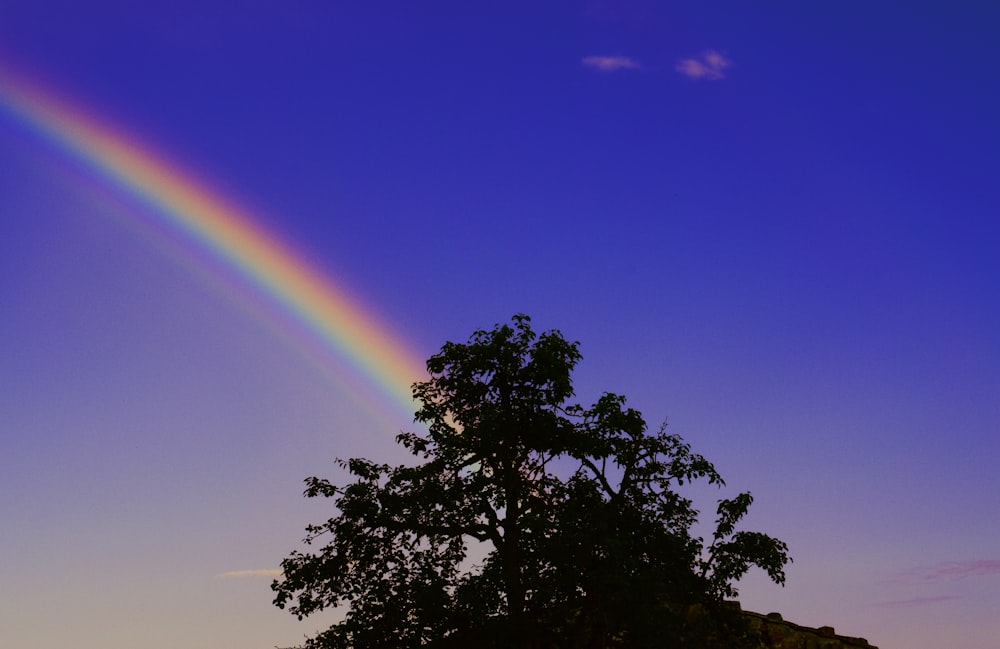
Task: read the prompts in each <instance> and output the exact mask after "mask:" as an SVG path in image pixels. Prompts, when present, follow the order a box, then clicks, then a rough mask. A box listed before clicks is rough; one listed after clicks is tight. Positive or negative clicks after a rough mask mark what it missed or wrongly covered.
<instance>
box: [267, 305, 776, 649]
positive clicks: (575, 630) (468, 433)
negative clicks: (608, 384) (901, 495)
mask: <svg viewBox="0 0 1000 649" xmlns="http://www.w3.org/2000/svg"><path fill="white" fill-rule="evenodd" d="M579 360H580V353H579V349H578V344H577V343H570V342H568V341H566V340H565V339H564V338H563V336H562V334H560V333H559V332H558V331H550V332H545V333H542V334H535V332H534V331H533V330H532V329H531V326H530V319H529V318H528V317H527V316H523V315H518V316H515V317H514V318H513V321H512V323H511V324H508V325H498V326H497V327H495V328H494V329H492V330H489V331H486V330H480V331H476V332H474V333H473V335H472V337H471V338H470V340H469V342H468V343H465V344H458V343H452V342H449V343H446V344H445V345H444V346H443V347H442V349H441V352H440V353H438V354H436V355H434V356H432V357H431V358H430V359H429V360H428V362H427V367H428V371H429V373H430V375H431V378H430V379H429V380H428V381H425V382H422V383H417V384H415V385H414V388H413V392H414V396H415V398H416V399H417V400H418V401H419V402H420V404H421V405H420V408H419V409H418V411H417V413H416V420H417V421H419V422H422V423H425V424H426V425H427V429H428V432H427V433H426V434H417V433H412V432H407V433H402V434H400V435H399V436H398V437H397V441H398V442H399V443H400V444H401V445H403V446H404V447H405V448H406V449H408V450H409V451H410V452H411V453H412V454H413V456H414V458H415V459H416V460H418V461H419V463H417V464H414V465H403V466H389V465H385V464H377V463H374V462H371V461H369V460H364V459H359V458H355V459H351V460H347V461H340V463H339V464H340V467H341V468H342V469H345V470H346V471H347V472H348V473H349V474H350V475H351V476H353V478H354V481H353V482H350V483H349V484H347V485H346V486H343V487H338V486H335V485H333V484H332V483H330V482H329V481H328V480H325V479H322V478H316V477H312V478H308V479H307V480H306V490H305V495H306V496H307V497H326V498H331V499H332V500H333V504H334V506H335V508H336V510H337V512H338V513H337V514H336V515H335V516H334V517H333V518H331V519H329V520H328V521H326V522H325V523H323V524H319V525H311V526H309V527H308V528H307V529H306V532H307V536H306V538H305V544H306V545H307V546H310V547H312V546H314V545H321V547H319V549H318V550H316V551H314V552H308V553H304V552H292V554H291V555H290V556H289V557H288V558H286V559H285V560H284V561H283V562H282V568H283V570H284V573H283V577H282V578H281V579H280V580H277V581H275V582H274V584H273V585H272V589H273V590H274V592H275V593H276V595H275V600H274V603H275V605H277V606H279V607H280V608H286V607H287V608H288V609H289V611H290V612H291V613H293V614H294V615H297V616H298V617H299V618H302V617H304V616H307V615H310V614H312V613H314V612H316V611H320V610H323V609H326V608H336V607H343V608H345V609H346V613H345V617H344V619H343V621H341V622H339V623H337V624H335V625H333V626H332V627H331V628H330V629H329V630H327V631H325V632H323V633H321V634H319V635H317V636H315V637H314V638H311V639H310V640H308V641H307V644H306V646H307V647H336V648H344V649H347V648H348V647H350V648H353V649H360V648H362V647H410V646H412V647H418V646H442V647H445V646H484V647H485V646H494V647H552V648H561V647H567V648H570V647H574V648H575V647H591V646H593V647H652V646H662V644H663V641H664V638H671V640H672V643H673V646H677V647H685V646H699V645H700V644H704V642H706V641H707V640H706V639H707V638H709V637H712V638H715V639H716V640H719V638H720V637H721V636H720V633H722V631H723V630H725V629H728V630H729V631H732V629H734V628H735V627H734V626H733V625H732V620H731V619H729V618H726V616H725V615H723V614H722V613H721V612H720V611H722V610H723V609H722V608H721V607H720V605H721V602H722V599H723V598H724V597H733V596H735V594H736V589H735V586H734V583H735V581H736V580H738V579H739V578H740V577H742V576H743V575H744V574H745V573H746V571H747V570H749V568H750V567H752V566H754V565H756V566H759V567H761V568H763V569H764V570H765V571H766V572H767V573H768V575H769V576H770V577H771V578H772V579H773V580H774V581H775V582H776V583H782V582H783V580H784V572H783V568H784V565H785V564H786V563H787V562H788V561H789V559H788V556H787V547H786V546H785V544H784V543H782V542H781V541H778V540H776V539H773V538H771V537H769V536H766V535H764V534H761V533H758V532H744V531H736V527H737V524H738V522H739V521H740V520H741V519H742V518H743V516H744V515H745V514H746V512H747V509H748V508H749V506H750V504H751V502H752V498H751V497H750V495H749V494H748V493H744V494H740V495H738V496H737V497H735V498H733V499H731V500H722V501H720V502H719V505H718V509H717V515H718V518H717V520H716V531H715V534H714V535H713V538H712V543H711V544H710V545H709V546H708V547H707V548H706V547H704V546H703V541H702V539H700V538H697V537H694V536H692V534H691V528H692V526H693V525H694V524H695V523H696V522H697V520H698V511H697V510H696V509H695V508H694V506H693V504H692V502H691V501H690V500H689V499H687V498H685V497H683V496H681V495H680V494H679V493H678V491H677V488H678V487H680V486H683V485H685V484H687V483H690V482H692V481H695V480H705V481H707V482H708V483H710V484H716V485H719V486H721V485H723V484H724V483H723V480H722V478H721V476H720V475H719V474H718V473H717V472H716V470H715V468H714V467H713V466H712V464H711V463H710V462H708V461H707V460H706V459H705V458H704V457H702V456H700V455H698V454H696V453H693V452H692V451H691V448H690V446H689V445H688V444H686V443H685V442H684V441H683V440H682V439H681V438H680V437H679V436H676V435H670V434H667V432H666V427H665V426H662V427H660V428H659V430H658V431H657V432H656V433H652V434H650V433H649V432H648V431H647V426H646V423H645V421H644V420H643V418H642V415H641V414H640V413H639V412H637V411H635V410H633V409H631V408H628V407H627V406H626V401H625V398H624V397H623V396H621V395H615V394H605V395H604V396H602V397H601V398H600V399H599V400H598V401H597V402H596V403H595V404H593V405H592V406H590V407H589V408H584V407H581V406H579V405H577V404H572V403H568V400H569V399H570V398H572V396H573V386H572V370H573V369H574V367H575V366H576V363H577V362H578V361H579ZM472 552H476V553H478V554H477V556H481V560H480V561H479V563H478V564H474V563H473V558H472ZM484 552H485V555H483V553H484ZM692 607H695V608H692ZM696 609H697V610H699V611H703V612H704V611H710V612H712V613H711V614H701V615H700V616H695V617H694V618H692V615H691V611H692V610H696ZM696 618H697V619H696ZM692 620H694V621H692ZM706 620H707V621H706ZM713 620H714V621H715V623H712V621H713ZM729 631H727V633H729ZM738 635H739V634H735V635H734V634H733V633H729V636H732V637H734V638H735V637H737V636H738ZM727 637H728V636H727ZM734 646H735V645H734Z"/></svg>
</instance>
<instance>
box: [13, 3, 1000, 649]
mask: <svg viewBox="0 0 1000 649" xmlns="http://www.w3.org/2000/svg"><path fill="white" fill-rule="evenodd" d="M998 24H1000V5H995V4H994V3H986V2H971V1H969V2H958V3H936V2H902V1H900V2H890V1H888V0H878V1H876V2H855V1H851V0H848V1H846V2H838V3H812V2H809V3H803V2H790V1H789V2H783V1H777V2H769V3H745V2H713V3H704V2H654V1H652V0H620V1H617V2H613V1H607V2H599V1H596V0H595V1H588V0H579V1H553V2H531V3H529V2H516V1H515V2H504V3H469V2H438V1H435V0H431V1H429V2H421V3H413V2H399V1H390V0H385V1H375V2H364V3H358V2H340V1H339V0H334V1H330V0H326V1H323V2H314V1H311V0H300V1H296V2H283V3H277V2H264V1H254V2H250V1H248V2H245V3H240V4H239V6H238V8H237V6H236V5H234V4H233V3H228V2H218V1H214V0H211V1H206V0H199V1H198V2H193V1H191V0H171V1H170V2H164V1H162V0H150V1H148V2H141V3H139V2H126V1H124V0H121V1H112V0H94V1H93V2H88V3H77V2H70V1H68V0H31V1H28V0H6V1H5V2H3V3H0V313H2V317H0V359H2V360H0V450H2V452H0V520H2V524H0V574H2V575H3V577H2V581H0V584H2V587H0V644H2V645H3V646H11V647H23V648H25V649H55V648H60V649H61V648H63V647H66V646H74V647H80V648H83V649H89V648H94V649H97V648H100V649H124V648H126V647H128V648H130V649H131V648H132V647H135V646H142V647H146V648H149V649H159V648H164V649H166V648H168V647H169V648H171V649H176V648H190V649H201V648H205V649H208V648H210V647H211V648H213V649H226V648H231V649H236V648H240V649H252V648H255V647H256V648H260V649H264V648H269V647H274V646H289V645H293V644H296V643H298V642H300V641H301V640H302V639H303V637H304V636H306V635H311V634H313V633H315V632H316V631H317V630H319V629H321V628H324V627H325V626H326V625H327V624H329V623H330V620H331V618H330V617H329V616H321V617H317V618H315V619H313V618H310V619H307V620H305V621H303V622H299V621H297V620H295V619H294V618H293V617H292V616H290V615H289V614H288V613H287V612H284V611H280V610H278V609H277V608H275V607H273V606H272V605H271V599H272V593H271V591H270V588H269V585H270V582H271V579H273V576H274V572H275V570H276V569H277V568H278V565H279V563H280V561H281V559H282V558H284V557H285V556H287V555H288V554H289V553H290V552H291V551H292V550H295V549H301V548H302V546H301V539H302V537H303V536H304V527H305V525H306V524H308V523H310V522H316V521H320V520H325V519H326V518H327V517H329V516H330V515H332V511H331V507H330V503H328V502H311V501H306V500H305V499H304V498H302V495H301V494H302V489H303V487H304V485H303V483H302V480H303V479H304V478H305V477H306V476H310V475H321V476H331V477H337V475H338V474H337V472H336V468H335V466H334V459H335V458H337V457H353V456H366V457H370V458H373V459H377V460H384V461H390V462H394V461H400V460H402V459H403V456H402V455H401V453H400V451H399V450H398V449H397V448H396V447H395V445H394V443H393V438H394V436H395V435H396V434H397V433H398V432H400V431H401V430H413V429H414V425H413V424H412V421H411V418H412V417H411V413H410V412H408V411H407V408H408V407H409V404H408V403H407V402H406V399H405V398H401V397H400V396H399V395H400V394H405V392H406V389H407V385H408V382H409V381H410V380H413V379H414V378H417V377H414V376H413V375H412V372H411V373H408V371H409V369H412V368H413V367H415V366H416V367H418V368H419V363H420V362H421V360H422V359H426V357H427V356H429V355H431V354H432V353H434V352H435V351H437V350H438V349H439V348H440V346H441V345H442V344H443V343H444V342H445V341H446V340H454V341H464V340H466V339H467V338H468V336H469V334H471V332H472V331H473V330H474V329H476V328H489V327H492V326H493V325H494V324H495V323H498V322H505V321H508V320H509V318H510V317H511V315H513V314H515V313H527V314H529V315H531V317H532V319H533V320H532V321H533V323H534V326H535V327H536V329H540V330H547V329H552V328H555V329H559V330H561V331H562V332H563V333H564V334H565V335H566V336H567V337H568V338H570V339H572V340H578V341H580V343H581V351H582V353H583V357H584V359H583V361H582V363H581V365H580V366H579V368H578V371H577V374H576V387H577V395H578V398H579V400H580V401H581V402H584V403H590V402H592V401H593V400H595V399H596V398H597V396H599V395H600V394H601V393H602V392H604V391H613V392H616V393H621V394H625V395H626V396H627V397H628V398H629V403H630V404H631V405H632V406H634V407H636V408H638V409H639V410H641V411H642V412H643V413H644V414H645V415H646V418H647V421H648V422H649V423H650V425H651V426H652V427H654V428H655V427H656V426H657V425H658V424H659V423H660V422H662V421H664V420H668V421H669V426H670V429H669V430H670V431H671V432H674V433H678V434H680V435H682V436H683V437H684V438H685V439H686V440H687V441H688V442H690V443H691V444H692V445H693V447H694V449H695V451H697V452H700V453H702V454H704V455H705V456H706V457H708V459H710V460H711V461H713V462H714V464H715V465H716V467H717V468H718V469H719V471H720V472H721V473H722V475H723V476H724V477H725V479H726V481H727V483H728V487H727V488H726V489H725V490H724V491H722V492H714V491H712V490H708V489H701V490H698V491H696V492H695V495H696V497H697V499H698V503H699V504H700V505H701V507H702V509H703V510H704V511H707V512H708V514H711V513H712V510H713V508H714V501H715V499H717V498H719V497H725V496H732V495H734V494H735V493H738V492H739V491H742V490H750V491H751V492H752V493H753V495H754V497H755V503H754V505H753V507H752V508H751V514H750V515H749V517H748V518H747V521H746V524H747V526H748V527H749V528H750V529H758V530H762V531H765V532H767V533H769V534H772V535H774V536H777V537H779V538H781V539H783V540H785V541H786V542H787V543H788V544H789V546H790V552H791V555H792V556H793V558H794V563H793V564H791V565H790V566H789V568H788V571H787V583H786V585H785V587H784V588H780V587H777V586H775V585H773V584H770V583H769V582H768V581H767V579H766V577H765V576H763V575H761V574H751V575H749V576H748V577H747V578H746V579H745V580H744V581H743V582H742V583H741V600H742V603H743V606H744V608H747V609H750V610H755V611H759V612H762V613H768V612H771V611H779V612H781V613H782V615H783V616H784V617H785V619H789V620H793V621H795V622H798V623H801V624H805V625H810V626H821V625H829V626H833V627H835V629H836V630H837V632H838V633H841V634H845V635H852V636H862V637H865V638H867V639H868V640H869V641H870V642H871V643H872V644H875V645H878V646H879V647H882V648H883V649H891V648H892V647H907V649H932V648H934V649H936V648H938V647H941V646H962V647H965V648H966V649H991V648H996V647H997V646H998V645H997V638H1000V621H998V619H997V617H996V614H995V613H996V611H997V610H998V609H1000V547H998V543H997V539H1000V517H998V516H997V514H996V512H997V511H998V505H1000V478H998V477H997V475H998V474H997V472H996V466H997V465H998V463H1000V444H998V437H1000V436H998V433H1000V431H998V420H1000V334H998V332H1000V300H998V295H1000V291H998V290H997V287H998V280H1000V255H998V254H997V245H998V244H997V242H998V241H1000V221H998V217H997V215H998V214H1000V189H998V185H997V183H996V178H995V177H996V173H997V170H998V169H1000V126H998V123H997V120H996V115H998V114H1000V90H998V89H997V85H996V83H995V82H994V80H995V76H996V70H997V69H998V67H1000V46H998V45H997V41H996V26H997V25H998ZM26 98H27V99H26ZM29 100H30V101H29ZM32 102H33V103H32ZM46 111H48V112H46ZM59 120H63V121H59ZM73 129H75V130H73ZM98 136H101V137H104V140H100V138H99V137H98ZM88 137H89V138H90V139H87V138H88ZM95 138H96V139H95ZM99 141H103V142H108V143H117V144H118V145H120V146H121V147H122V148H121V152H120V154H118V153H115V154H114V155H112V153H109V151H111V149H107V150H106V151H104V153H101V151H103V150H98V149H99V147H98V146H97V144H96V143H98V142H99ZM109 146H110V144H109ZM115 151H118V149H116V150H115ZM126 153H128V155H126ZM116 155H117V156H118V157H115V156H116ZM129 155H130V156H132V157H129ZM102 156H103V157H102ZM145 164H149V165H152V166H150V167H149V168H148V169H147V171H149V175H147V176H143V177H140V175H139V171H138V170H139V169H140V167H142V168H143V169H146V168H145V167H143V165H145ZM157 174H160V175H157ZM171 178H172V179H174V180H173V181H176V183H177V184H176V185H175V186H171V187H173V188H174V189H170V190H169V191H168V189H169V187H168V184H169V183H168V182H167V181H168V179H171ZM173 181H171V182H173ZM143 183H146V184H143ZM181 190H184V191H189V194H184V192H183V191H181ZM182 195H189V197H193V198H198V199H205V201H204V204H203V205H202V207H204V211H199V209H201V208H199V207H198V206H197V205H196V201H195V202H184V201H182V200H180V199H181V198H182ZM205 206H207V207H205ZM215 214H221V215H222V216H224V217H225V218H226V219H230V220H229V221H226V223H230V224H233V223H235V224H237V225H238V226H239V228H242V229H243V230H245V231H248V232H253V233H256V234H257V236H258V242H262V245H263V248H259V249H257V248H253V247H250V246H249V244H238V243H234V242H235V241H236V239H235V238H232V237H230V238H227V236H229V235H224V234H219V233H218V232H216V231H213V230H211V228H209V221H211V219H212V218H214V216H212V215H215ZM206 215H208V216H206ZM185 219H190V221H185ZM185 224H187V225H185ZM220 227H221V226H220ZM199 228H202V229H199ZM213 233H214V234H213ZM213 237H214V238H213ZM227 246H228V247H227ZM241 246H242V247H241ZM261 250H263V251H264V252H268V253H274V254H275V255H276V256H275V257H274V260H273V263H271V262H267V263H265V262H264V261H263V257H262V256H261V255H262V254H263V253H261V252H260V251H261ZM296 268H299V269H306V270H303V271H301V272H300V271H297V270H295V269H296ZM284 271H288V273H291V274H282V272H284ZM255 272H257V274H256V275H255V274H254V273H255ZM296 273H298V274H296ZM310 278H312V279H310ZM269 281H270V282H271V283H270V284H268V282H269ZM310 282H311V283H310ZM293 284H294V285H295V286H301V287H304V288H303V290H302V291H300V292H296V291H295V290H292V289H293V286H292V285H293ZM310 287H311V288H312V289H315V291H313V292H309V291H308V290H305V289H306V288H310ZM317 291H318V292H317ZM317 296H318V297H317ZM320 298H322V299H320ZM324 300H328V302H329V304H328V306H329V307H330V308H329V309H328V310H325V311H324V310H318V309H319V307H317V306H316V304H318V303H322V304H327V302H324ZM414 359H415V360H414Z"/></svg>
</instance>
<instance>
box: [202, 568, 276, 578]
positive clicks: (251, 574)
mask: <svg viewBox="0 0 1000 649" xmlns="http://www.w3.org/2000/svg"><path fill="white" fill-rule="evenodd" d="M280 576H281V571H280V570H230V571H229V572H223V573H220V574H218V575H216V576H215V578H216V579H248V578H249V579H259V578H263V577H268V578H271V579H273V578H275V577H280Z"/></svg>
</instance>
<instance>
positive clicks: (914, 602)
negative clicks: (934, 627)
mask: <svg viewBox="0 0 1000 649" xmlns="http://www.w3.org/2000/svg"><path fill="white" fill-rule="evenodd" d="M956 599H962V598H961V597H959V596H958V595H942V596H940V597H914V598H913V599H900V600H896V601H894V602H882V603H881V604H876V605H875V606H876V607H878V608H912V607H914V606H926V605H928V604H939V603H941V602H950V601H952V600H956Z"/></svg>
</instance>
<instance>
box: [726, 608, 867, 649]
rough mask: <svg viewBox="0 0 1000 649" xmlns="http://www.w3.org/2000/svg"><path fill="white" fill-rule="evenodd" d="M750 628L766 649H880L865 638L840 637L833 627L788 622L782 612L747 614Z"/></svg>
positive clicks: (744, 612)
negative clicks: (813, 626) (816, 626)
mask: <svg viewBox="0 0 1000 649" xmlns="http://www.w3.org/2000/svg"><path fill="white" fill-rule="evenodd" d="M743 615H744V616H745V617H746V618H747V620H749V622H750V628H752V629H753V630H754V631H756V632H757V633H758V634H760V637H761V641H762V643H761V646H762V647H765V648H766V649H878V647H875V646H873V645H870V644H868V641H867V640H865V639H864V638H852V637H850V636H843V635H837V634H836V633H835V632H834V630H833V627H830V626H821V627H819V628H818V629H814V628H812V627H808V626H801V625H798V624H793V623H792V622H786V621H785V620H783V619H782V618H781V615H779V614H778V613H769V614H767V615H761V614H760V613H752V612H750V611H743Z"/></svg>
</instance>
